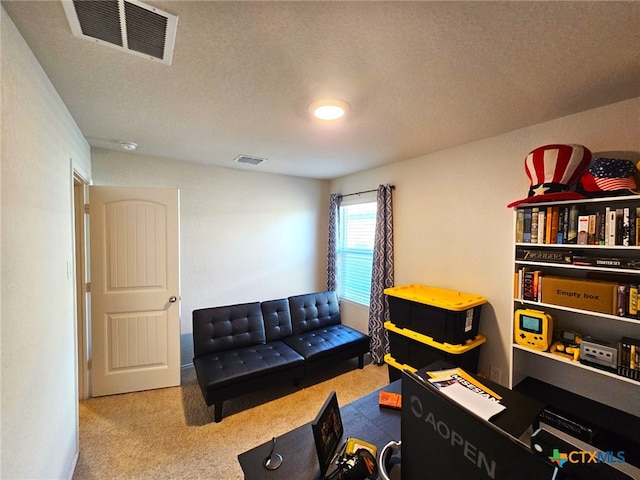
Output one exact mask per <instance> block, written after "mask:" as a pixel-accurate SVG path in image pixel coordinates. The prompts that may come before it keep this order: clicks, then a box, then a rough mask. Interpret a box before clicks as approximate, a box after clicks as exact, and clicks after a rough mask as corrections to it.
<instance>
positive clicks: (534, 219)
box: [531, 207, 539, 243]
mask: <svg viewBox="0 0 640 480" xmlns="http://www.w3.org/2000/svg"><path fill="white" fill-rule="evenodd" d="M538 211H539V209H538V207H533V208H532V209H531V243H538Z"/></svg>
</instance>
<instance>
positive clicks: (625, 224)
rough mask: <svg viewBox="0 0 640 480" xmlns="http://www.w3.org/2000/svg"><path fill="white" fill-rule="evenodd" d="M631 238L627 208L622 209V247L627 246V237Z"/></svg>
mask: <svg viewBox="0 0 640 480" xmlns="http://www.w3.org/2000/svg"><path fill="white" fill-rule="evenodd" d="M630 236H631V232H630V226H629V207H624V208H623V209H622V246H623V247H628V246H629V237H630Z"/></svg>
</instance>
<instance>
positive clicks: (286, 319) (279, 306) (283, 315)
mask: <svg viewBox="0 0 640 480" xmlns="http://www.w3.org/2000/svg"><path fill="white" fill-rule="evenodd" d="M261 308H262V318H263V319H264V329H265V336H266V338H267V342H273V341H274V340H280V339H282V338H285V337H289V336H290V335H291V334H293V327H292V326H291V313H290V312H289V302H288V300H287V299H286V298H281V299H279V300H268V301H266V302H262V304H261Z"/></svg>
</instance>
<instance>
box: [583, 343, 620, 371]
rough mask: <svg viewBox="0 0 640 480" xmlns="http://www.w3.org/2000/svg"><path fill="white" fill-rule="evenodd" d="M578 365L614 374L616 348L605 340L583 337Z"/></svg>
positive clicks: (616, 356)
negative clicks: (589, 366)
mask: <svg viewBox="0 0 640 480" xmlns="http://www.w3.org/2000/svg"><path fill="white" fill-rule="evenodd" d="M580 363H584V364H586V365H591V366H594V367H598V368H606V369H607V370H610V371H612V372H615V371H616V370H617V368H618V348H617V346H616V345H614V344H613V343H610V342H607V341H605V340H597V339H595V338H591V337H585V338H584V339H583V340H582V343H581V344H580Z"/></svg>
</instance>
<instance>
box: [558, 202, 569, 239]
mask: <svg viewBox="0 0 640 480" xmlns="http://www.w3.org/2000/svg"><path fill="white" fill-rule="evenodd" d="M570 215H571V211H570V209H569V207H564V214H563V216H562V243H571V242H570V241H569V222H570V220H571V218H570ZM558 243H561V242H558Z"/></svg>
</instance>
